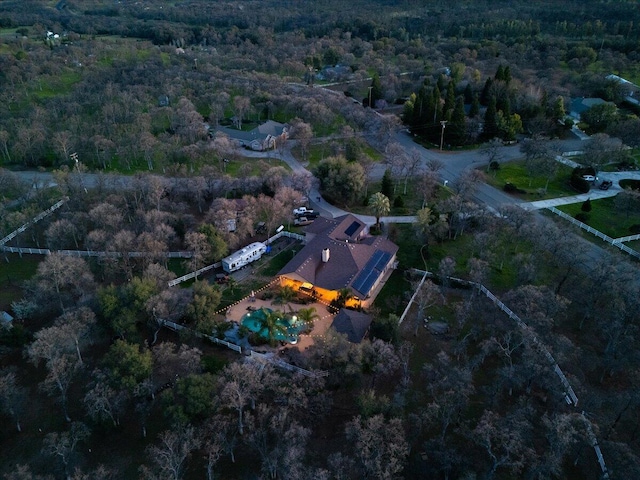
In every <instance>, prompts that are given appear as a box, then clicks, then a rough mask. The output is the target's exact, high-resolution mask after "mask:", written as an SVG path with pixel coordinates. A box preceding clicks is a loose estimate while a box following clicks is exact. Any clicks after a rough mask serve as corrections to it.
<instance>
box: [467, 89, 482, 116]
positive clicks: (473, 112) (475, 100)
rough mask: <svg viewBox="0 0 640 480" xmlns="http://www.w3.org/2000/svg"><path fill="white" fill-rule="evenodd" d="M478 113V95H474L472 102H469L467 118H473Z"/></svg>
mask: <svg viewBox="0 0 640 480" xmlns="http://www.w3.org/2000/svg"><path fill="white" fill-rule="evenodd" d="M479 113H480V100H479V98H478V94H477V93H476V94H475V95H474V96H473V101H472V102H471V108H470V109H469V118H473V117H475V116H476V115H478V114H479Z"/></svg>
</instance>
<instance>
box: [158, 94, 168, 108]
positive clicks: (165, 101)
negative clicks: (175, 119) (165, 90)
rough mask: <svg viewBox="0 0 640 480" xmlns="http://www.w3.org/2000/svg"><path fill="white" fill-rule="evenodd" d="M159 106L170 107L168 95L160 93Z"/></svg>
mask: <svg viewBox="0 0 640 480" xmlns="http://www.w3.org/2000/svg"><path fill="white" fill-rule="evenodd" d="M158 106H159V107H168V106H169V97H168V96H166V95H160V96H159V97H158Z"/></svg>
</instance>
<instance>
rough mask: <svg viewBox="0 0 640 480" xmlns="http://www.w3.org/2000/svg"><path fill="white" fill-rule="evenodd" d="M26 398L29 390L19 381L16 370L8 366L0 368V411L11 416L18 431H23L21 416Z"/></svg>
mask: <svg viewBox="0 0 640 480" xmlns="http://www.w3.org/2000/svg"><path fill="white" fill-rule="evenodd" d="M26 400H27V390H26V389H25V388H24V387H22V386H21V385H20V384H19V383H18V381H17V379H16V372H15V371H13V370H10V369H8V368H4V369H2V370H0V411H2V412H4V413H6V414H8V415H9V416H11V418H12V419H13V421H14V422H15V425H16V430H18V432H22V426H21V425H20V418H21V417H22V412H23V411H24V407H25V402H26Z"/></svg>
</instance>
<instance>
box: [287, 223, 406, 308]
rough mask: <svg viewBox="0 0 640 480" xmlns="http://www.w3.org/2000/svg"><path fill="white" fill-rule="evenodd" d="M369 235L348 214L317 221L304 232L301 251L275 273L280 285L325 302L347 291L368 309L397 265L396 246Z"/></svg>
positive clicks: (365, 226)
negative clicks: (304, 239) (303, 292)
mask: <svg viewBox="0 0 640 480" xmlns="http://www.w3.org/2000/svg"><path fill="white" fill-rule="evenodd" d="M368 232H369V230H368V227H367V224H366V223H364V222H362V221H361V220H358V218H356V217H355V216H353V215H351V214H348V215H344V216H342V217H338V218H334V219H328V218H322V217H321V218H318V219H317V220H316V221H315V222H313V223H312V224H311V225H309V226H308V227H307V228H306V236H307V243H306V245H305V246H304V248H303V249H302V250H301V251H300V252H299V253H298V254H297V255H296V256H295V257H294V258H293V259H292V260H291V261H290V262H289V263H288V264H287V265H285V266H284V268H283V269H282V270H280V272H278V275H279V276H280V279H281V283H283V284H290V285H292V286H293V287H294V288H296V290H301V291H306V292H308V293H312V294H315V295H316V296H318V297H319V298H321V299H322V300H324V301H326V302H330V301H332V300H333V299H335V298H336V297H337V296H338V294H339V291H340V290H341V289H345V288H346V289H349V290H350V291H351V293H352V294H353V296H354V300H355V305H362V306H365V307H366V306H368V305H370V304H371V303H372V302H373V300H374V299H375V296H376V295H377V294H378V292H379V291H380V288H381V286H382V284H383V281H384V280H386V278H387V277H388V275H387V274H388V273H389V272H390V270H392V269H393V268H394V266H395V264H396V253H397V252H398V246H397V245H396V244H395V243H393V242H391V241H390V240H388V239H386V238H384V237H379V236H376V237H374V236H370V235H368Z"/></svg>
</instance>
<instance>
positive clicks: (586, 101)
mask: <svg viewBox="0 0 640 480" xmlns="http://www.w3.org/2000/svg"><path fill="white" fill-rule="evenodd" d="M605 103H608V104H609V105H615V103H613V102H607V101H605V100H603V99H601V98H584V97H579V98H573V99H571V104H570V110H569V115H570V116H571V117H573V119H575V120H576V121H578V122H579V121H580V116H581V115H582V114H583V113H584V112H585V111H587V110H589V109H590V108H591V107H593V106H595V105H603V104H605Z"/></svg>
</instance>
